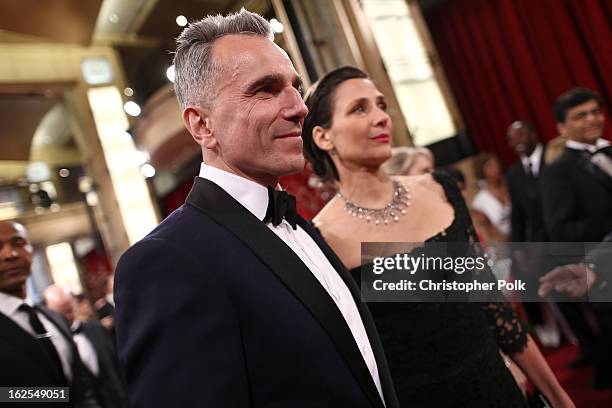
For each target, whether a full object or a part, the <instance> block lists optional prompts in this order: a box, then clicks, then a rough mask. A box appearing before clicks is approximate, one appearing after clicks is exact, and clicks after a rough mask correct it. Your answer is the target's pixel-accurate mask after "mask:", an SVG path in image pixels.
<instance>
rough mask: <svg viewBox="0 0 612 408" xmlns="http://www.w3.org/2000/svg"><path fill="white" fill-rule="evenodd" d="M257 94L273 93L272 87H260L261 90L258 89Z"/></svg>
mask: <svg viewBox="0 0 612 408" xmlns="http://www.w3.org/2000/svg"><path fill="white" fill-rule="evenodd" d="M257 92H263V93H273V92H274V87H273V86H272V85H266V86H262V87H261V88H259V90H258V91H257Z"/></svg>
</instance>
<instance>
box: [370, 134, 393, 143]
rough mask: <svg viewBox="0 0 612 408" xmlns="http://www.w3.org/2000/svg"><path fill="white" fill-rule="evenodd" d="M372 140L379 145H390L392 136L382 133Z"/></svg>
mask: <svg viewBox="0 0 612 408" xmlns="http://www.w3.org/2000/svg"><path fill="white" fill-rule="evenodd" d="M372 140H374V141H377V142H379V143H389V141H390V140H391V136H389V135H388V134H387V133H382V134H380V135H378V136H374V137H373V138H372Z"/></svg>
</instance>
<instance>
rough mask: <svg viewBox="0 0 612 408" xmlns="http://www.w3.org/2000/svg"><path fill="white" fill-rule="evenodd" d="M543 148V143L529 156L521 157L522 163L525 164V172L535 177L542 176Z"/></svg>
mask: <svg viewBox="0 0 612 408" xmlns="http://www.w3.org/2000/svg"><path fill="white" fill-rule="evenodd" d="M543 148H544V147H543V146H542V143H538V145H537V146H536V147H535V149H533V152H531V154H530V155H529V156H521V162H522V163H523V168H524V169H525V172H531V174H533V176H534V177H538V175H539V174H540V165H541V163H540V162H541V160H542V149H543Z"/></svg>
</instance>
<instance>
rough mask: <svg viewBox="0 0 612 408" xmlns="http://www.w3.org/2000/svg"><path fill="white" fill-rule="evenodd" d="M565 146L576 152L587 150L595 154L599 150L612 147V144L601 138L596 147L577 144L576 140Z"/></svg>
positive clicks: (568, 142)
mask: <svg viewBox="0 0 612 408" xmlns="http://www.w3.org/2000/svg"><path fill="white" fill-rule="evenodd" d="M565 146H567V147H569V148H570V149H574V150H587V151H589V152H591V153H595V152H596V151H597V150H599V149H603V148H604V147H608V146H610V142H608V141H607V140H606V139H602V138H599V139H597V142H595V144H594V145H591V144H588V143H582V142H576V141H575V140H568V141H567V142H565Z"/></svg>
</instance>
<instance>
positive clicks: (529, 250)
mask: <svg viewBox="0 0 612 408" xmlns="http://www.w3.org/2000/svg"><path fill="white" fill-rule="evenodd" d="M506 135H507V140H508V145H509V146H510V148H511V149H512V150H514V152H515V153H516V154H517V156H519V161H517V162H516V163H515V164H514V165H512V166H511V167H510V169H509V170H508V173H507V175H506V178H507V180H508V192H509V194H510V200H511V203H512V213H511V225H512V230H511V241H512V242H513V243H518V242H533V243H539V242H544V241H546V240H547V238H546V229H545V228H544V220H543V217H542V203H541V197H540V191H539V188H538V178H539V176H540V173H541V170H542V168H543V167H544V165H545V163H544V156H545V147H544V145H543V144H542V143H541V142H540V138H539V137H538V134H537V133H536V132H535V129H534V128H533V126H532V125H531V124H530V123H529V122H527V121H523V120H518V121H515V122H513V123H512V124H510V126H508V129H507V132H506ZM540 251H541V248H540V244H532V245H529V246H524V247H518V246H515V250H514V251H513V257H512V258H513V259H512V271H513V274H514V275H515V276H516V277H517V278H519V279H521V280H523V281H525V282H527V288H528V290H529V291H530V293H528V294H527V297H528V299H525V300H533V299H535V298H536V292H535V291H536V288H537V281H538V278H539V276H540V273H541V272H543V270H542V267H543V265H541V264H540V262H538V261H539V260H541V259H542V257H541V256H538V254H539V253H540ZM524 307H525V312H526V313H527V316H528V318H529V322H530V323H531V324H532V325H534V328H535V330H536V333H537V335H538V337H539V338H540V340H541V341H542V343H544V344H546V345H548V343H549V342H550V343H555V338H554V334H555V332H554V331H551V330H550V329H548V328H546V327H545V326H544V318H543V316H542V305H541V304H540V303H534V302H529V301H526V302H525V303H524ZM557 343H558V333H557Z"/></svg>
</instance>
